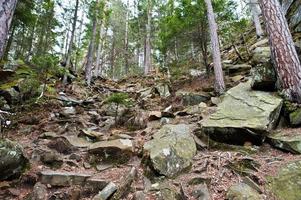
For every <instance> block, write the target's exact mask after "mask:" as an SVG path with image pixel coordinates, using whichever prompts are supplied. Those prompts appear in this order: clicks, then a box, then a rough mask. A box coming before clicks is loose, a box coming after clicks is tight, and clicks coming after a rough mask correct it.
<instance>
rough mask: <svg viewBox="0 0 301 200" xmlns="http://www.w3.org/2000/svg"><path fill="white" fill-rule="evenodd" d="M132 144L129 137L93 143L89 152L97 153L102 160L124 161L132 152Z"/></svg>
mask: <svg viewBox="0 0 301 200" xmlns="http://www.w3.org/2000/svg"><path fill="white" fill-rule="evenodd" d="M133 151H134V144H133V141H132V140H129V139H117V140H109V141H101V142H96V143H93V144H92V145H90V146H89V152H90V153H93V154H97V155H99V156H100V157H101V158H102V159H103V160H104V161H112V162H114V163H115V162H117V163H124V162H126V161H128V160H129V159H130V157H131V155H132V154H133Z"/></svg>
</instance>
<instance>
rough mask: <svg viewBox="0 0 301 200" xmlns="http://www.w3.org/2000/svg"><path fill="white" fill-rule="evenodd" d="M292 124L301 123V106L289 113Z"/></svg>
mask: <svg viewBox="0 0 301 200" xmlns="http://www.w3.org/2000/svg"><path fill="white" fill-rule="evenodd" d="M289 119H290V124H291V125H292V126H299V125H301V108H296V110H294V111H293V112H291V113H290V114H289Z"/></svg>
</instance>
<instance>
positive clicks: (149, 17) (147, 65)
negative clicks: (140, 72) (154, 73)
mask: <svg viewBox="0 0 301 200" xmlns="http://www.w3.org/2000/svg"><path fill="white" fill-rule="evenodd" d="M152 6H153V5H152V0H148V1H147V24H146V38H145V47H144V51H145V52H144V54H145V56H144V74H146V75H147V74H148V73H149V72H150V70H151V65H152V63H151V62H152V61H151V50H152V49H151V25H152Z"/></svg>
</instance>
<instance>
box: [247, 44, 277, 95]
mask: <svg viewBox="0 0 301 200" xmlns="http://www.w3.org/2000/svg"><path fill="white" fill-rule="evenodd" d="M253 54H254V55H253V58H252V61H251V62H252V65H253V66H254V67H253V68H252V70H251V73H252V83H251V87H252V89H254V90H263V91H273V90H275V89H276V82H277V76H276V72H275V69H274V67H273V64H272V62H271V50H270V48H269V47H268V48H265V47H257V48H256V49H255V50H254V52H253Z"/></svg>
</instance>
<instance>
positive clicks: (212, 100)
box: [211, 97, 222, 105]
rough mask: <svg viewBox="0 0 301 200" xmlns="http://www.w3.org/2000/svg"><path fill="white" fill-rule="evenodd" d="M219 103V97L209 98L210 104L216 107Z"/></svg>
mask: <svg viewBox="0 0 301 200" xmlns="http://www.w3.org/2000/svg"><path fill="white" fill-rule="evenodd" d="M221 102H222V100H221V98H219V97H211V103H212V104H213V105H218V104H220V103H221Z"/></svg>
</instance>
